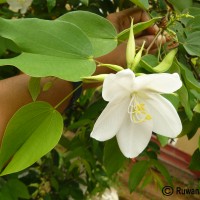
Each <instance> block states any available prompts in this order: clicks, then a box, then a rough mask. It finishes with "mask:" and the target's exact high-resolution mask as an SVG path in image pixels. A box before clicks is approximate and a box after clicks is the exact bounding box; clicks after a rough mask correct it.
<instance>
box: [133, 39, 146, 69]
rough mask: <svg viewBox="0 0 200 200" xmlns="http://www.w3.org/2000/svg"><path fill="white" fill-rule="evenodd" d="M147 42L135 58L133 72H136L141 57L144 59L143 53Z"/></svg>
mask: <svg viewBox="0 0 200 200" xmlns="http://www.w3.org/2000/svg"><path fill="white" fill-rule="evenodd" d="M145 42H146V41H144V42H143V44H142V47H141V49H140V50H139V51H138V53H137V54H136V56H135V59H134V61H133V64H132V65H131V70H132V71H134V70H135V69H136V67H137V65H138V64H139V62H140V60H141V57H142V51H143V49H144V44H145Z"/></svg>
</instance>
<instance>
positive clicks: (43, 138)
mask: <svg viewBox="0 0 200 200" xmlns="http://www.w3.org/2000/svg"><path fill="white" fill-rule="evenodd" d="M62 130H63V119H62V116H61V115H60V113H59V112H57V111H56V110H55V109H54V108H53V107H52V106H51V105H49V104H48V103H46V102H33V103H30V104H27V105H25V106H24V107H22V108H21V109H19V110H18V111H17V112H16V113H15V114H14V116H13V117H12V118H11V120H10V121H9V123H8V126H7V128H6V131H5V135H4V137H3V141H2V145H1V149H0V170H1V171H2V172H1V175H5V174H9V173H14V172H18V171H20V170H23V169H25V168H26V167H29V166H30V165H32V164H33V163H34V162H36V161H37V160H38V159H39V158H41V157H42V156H44V155H45V154H46V153H48V152H49V151H50V150H51V149H52V148H54V147H55V145H56V144H57V143H58V141H59V139H60V137H61V134H62Z"/></svg>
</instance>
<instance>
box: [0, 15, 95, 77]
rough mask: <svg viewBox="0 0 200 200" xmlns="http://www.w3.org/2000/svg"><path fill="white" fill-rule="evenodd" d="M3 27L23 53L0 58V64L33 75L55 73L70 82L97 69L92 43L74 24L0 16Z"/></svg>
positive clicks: (2, 34)
mask: <svg viewBox="0 0 200 200" xmlns="http://www.w3.org/2000/svg"><path fill="white" fill-rule="evenodd" d="M0 26H1V29H0V35H1V36H2V37H6V38H8V39H10V40H13V41H14V42H15V43H16V44H17V45H18V46H19V48H20V49H21V51H22V52H23V53H22V54H20V55H19V56H17V57H14V58H10V59H0V65H14V66H16V67H17V68H19V69H20V70H21V71H23V72H24V73H26V74H28V75H30V76H33V77H43V76H56V77H59V78H61V79H65V80H69V81H79V80H81V78H80V77H84V76H89V75H91V74H92V73H93V72H94V71H95V67H96V65H95V61H94V60H93V58H92V56H93V47H92V44H91V42H90V40H89V39H88V37H87V36H86V35H85V33H84V32H83V31H81V29H79V28H78V27H77V26H75V25H73V24H71V23H67V22H62V21H59V20H54V21H48V20H41V19H36V18H32V19H16V20H6V19H2V18H0ZM30 27H31V28H30Z"/></svg>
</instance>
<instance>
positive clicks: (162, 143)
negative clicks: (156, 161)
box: [156, 134, 169, 147]
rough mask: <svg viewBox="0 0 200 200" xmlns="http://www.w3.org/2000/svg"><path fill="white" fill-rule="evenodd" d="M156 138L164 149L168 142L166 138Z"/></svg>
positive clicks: (159, 136)
mask: <svg viewBox="0 0 200 200" xmlns="http://www.w3.org/2000/svg"><path fill="white" fill-rule="evenodd" d="M156 136H157V139H158V141H159V142H160V144H161V146H162V147H164V146H166V145H167V144H168V141H169V138H168V137H165V136H162V135H159V134H157V135H156Z"/></svg>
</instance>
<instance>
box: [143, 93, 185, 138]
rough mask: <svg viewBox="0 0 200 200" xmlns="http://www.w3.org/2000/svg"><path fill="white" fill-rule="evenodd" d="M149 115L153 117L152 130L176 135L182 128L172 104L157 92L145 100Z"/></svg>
mask: <svg viewBox="0 0 200 200" xmlns="http://www.w3.org/2000/svg"><path fill="white" fill-rule="evenodd" d="M145 105H146V106H147V108H148V110H149V112H150V115H151V116H152V118H153V123H154V127H153V131H154V132H155V133H158V134H160V135H163V136H167V137H171V138H174V137H177V135H178V134H180V132H181V130H182V124H181V120H180V118H179V115H178V113H177V111H176V109H175V108H174V106H173V105H172V104H171V103H170V102H169V101H168V100H167V99H165V98H164V97H162V96H161V95H158V94H154V95H151V96H150V98H149V99H148V100H145Z"/></svg>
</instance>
